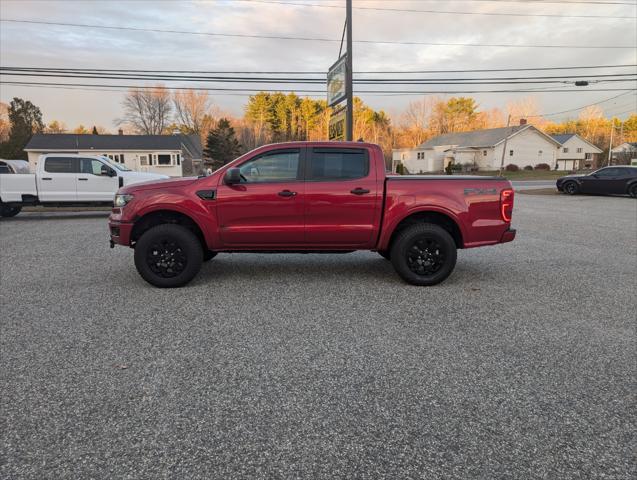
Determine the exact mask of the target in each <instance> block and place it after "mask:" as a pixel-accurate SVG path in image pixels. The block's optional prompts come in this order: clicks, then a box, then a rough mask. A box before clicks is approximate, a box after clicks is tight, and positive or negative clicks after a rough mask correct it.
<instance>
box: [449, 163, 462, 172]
mask: <svg viewBox="0 0 637 480" xmlns="http://www.w3.org/2000/svg"><path fill="white" fill-rule="evenodd" d="M451 170H452V171H454V172H459V171H461V170H462V165H460V164H459V163H452V164H451Z"/></svg>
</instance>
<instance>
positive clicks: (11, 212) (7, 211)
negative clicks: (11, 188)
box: [0, 205, 22, 218]
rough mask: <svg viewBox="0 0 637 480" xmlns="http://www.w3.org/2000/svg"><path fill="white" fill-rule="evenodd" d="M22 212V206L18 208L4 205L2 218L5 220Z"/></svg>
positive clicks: (0, 210)
mask: <svg viewBox="0 0 637 480" xmlns="http://www.w3.org/2000/svg"><path fill="white" fill-rule="evenodd" d="M21 211H22V207H21V206H20V205H18V206H12V205H2V206H1V207H0V217H5V218H8V217H15V216H16V215H17V214H18V213H20V212H21Z"/></svg>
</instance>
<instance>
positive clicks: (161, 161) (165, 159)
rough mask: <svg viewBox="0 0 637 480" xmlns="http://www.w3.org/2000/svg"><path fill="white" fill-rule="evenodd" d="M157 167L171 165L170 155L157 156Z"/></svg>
mask: <svg viewBox="0 0 637 480" xmlns="http://www.w3.org/2000/svg"><path fill="white" fill-rule="evenodd" d="M157 165H172V161H171V158H170V154H159V155H157Z"/></svg>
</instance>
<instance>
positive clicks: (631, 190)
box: [628, 183, 637, 198]
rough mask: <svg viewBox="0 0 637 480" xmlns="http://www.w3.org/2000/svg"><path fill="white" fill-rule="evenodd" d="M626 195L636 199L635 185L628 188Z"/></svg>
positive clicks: (636, 189) (636, 190) (636, 185)
mask: <svg viewBox="0 0 637 480" xmlns="http://www.w3.org/2000/svg"><path fill="white" fill-rule="evenodd" d="M628 194H629V195H630V196H631V197H633V198H637V183H633V184H632V185H631V186H630V187H628Z"/></svg>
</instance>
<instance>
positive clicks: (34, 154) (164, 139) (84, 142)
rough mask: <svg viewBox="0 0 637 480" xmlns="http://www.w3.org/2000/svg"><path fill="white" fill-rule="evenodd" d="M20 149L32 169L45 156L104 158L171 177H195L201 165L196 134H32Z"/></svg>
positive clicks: (200, 151) (142, 170)
mask: <svg viewBox="0 0 637 480" xmlns="http://www.w3.org/2000/svg"><path fill="white" fill-rule="evenodd" d="M24 150H25V151H26V152H27V154H28V157H29V165H30V167H31V169H32V170H34V169H35V166H36V164H37V160H38V158H39V156H40V155H42V154H45V153H77V154H84V155H104V156H106V157H109V158H110V159H111V160H113V161H115V162H118V163H122V164H124V165H126V166H127V167H128V168H130V169H131V170H135V171H138V172H152V173H160V174H164V175H169V176H171V177H181V176H184V175H193V174H197V173H199V171H200V170H201V162H202V148H201V141H200V139H199V136H198V135H181V134H176V135H122V134H120V135H76V134H67V133H62V134H36V135H34V136H33V137H32V138H31V140H30V141H29V143H28V144H27V146H26V147H25V148H24Z"/></svg>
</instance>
